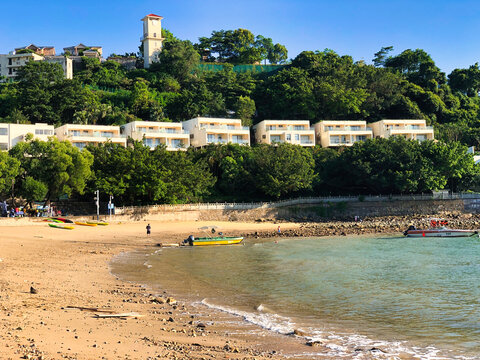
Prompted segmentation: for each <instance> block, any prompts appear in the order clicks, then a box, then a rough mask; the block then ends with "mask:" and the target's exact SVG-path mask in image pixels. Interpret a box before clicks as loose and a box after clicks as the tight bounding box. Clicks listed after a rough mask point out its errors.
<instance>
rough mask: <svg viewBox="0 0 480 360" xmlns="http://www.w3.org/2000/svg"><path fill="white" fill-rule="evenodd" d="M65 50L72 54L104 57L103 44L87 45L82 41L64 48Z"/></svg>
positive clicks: (66, 52)
mask: <svg viewBox="0 0 480 360" xmlns="http://www.w3.org/2000/svg"><path fill="white" fill-rule="evenodd" d="M63 52H64V53H65V54H69V55H72V56H87V57H95V58H98V59H100V58H101V57H102V53H103V49H102V47H101V46H93V45H91V46H87V45H83V44H82V43H80V44H78V45H75V46H70V47H65V48H63Z"/></svg>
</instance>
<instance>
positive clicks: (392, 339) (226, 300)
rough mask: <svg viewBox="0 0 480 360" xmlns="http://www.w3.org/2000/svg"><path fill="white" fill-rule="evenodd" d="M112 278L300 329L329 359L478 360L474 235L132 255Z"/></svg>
mask: <svg viewBox="0 0 480 360" xmlns="http://www.w3.org/2000/svg"><path fill="white" fill-rule="evenodd" d="M146 255H148V256H146ZM132 263H137V265H138V266H136V267H135V266H133V267H131V266H130V267H128V266H125V264H130V265H132ZM140 264H141V266H140ZM112 271H113V272H114V273H116V274H117V275H119V276H120V277H124V278H126V279H129V280H135V281H139V282H143V283H145V284H148V285H152V286H157V287H160V288H161V287H163V288H167V289H169V290H174V291H176V293H177V294H178V295H179V296H184V297H187V298H189V299H190V300H191V301H192V302H193V303H197V304H201V306H206V307H209V308H213V309H216V310H221V311H223V312H228V313H231V314H233V315H236V316H238V317H239V319H240V320H241V321H247V322H250V323H252V324H256V326H258V327H259V328H262V329H264V331H272V332H277V333H280V334H288V333H291V332H292V331H293V330H294V329H301V330H302V332H304V333H305V334H306V337H308V338H310V339H313V340H320V341H321V342H322V343H323V344H326V345H327V347H328V348H329V355H330V356H333V357H339V358H340V357H343V358H354V357H355V356H356V355H358V354H359V353H358V352H359V351H360V350H361V349H363V350H365V349H367V350H368V349H370V350H371V348H375V349H380V351H372V352H371V353H370V354H369V355H370V356H371V357H373V358H375V357H378V358H391V356H398V355H399V354H410V355H409V356H410V357H412V356H413V357H414V358H418V359H426V358H429V359H453V358H455V359H475V358H480V240H479V239H478V238H422V239H418V238H404V237H366V236H352V237H349V236H347V237H325V238H309V239H279V240H278V242H277V241H274V240H271V239H270V240H268V241H267V240H264V241H253V240H252V241H248V240H247V241H246V242H245V244H244V245H235V246H212V247H182V248H170V249H166V248H164V249H161V250H159V251H156V252H155V251H153V250H152V251H151V252H150V253H148V254H145V253H137V254H136V255H131V256H129V257H128V256H127V257H123V258H121V259H117V260H116V261H114V263H113V264H112ZM363 350H362V351H363ZM393 358H394V357H393Z"/></svg>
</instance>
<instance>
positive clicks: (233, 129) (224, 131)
mask: <svg viewBox="0 0 480 360" xmlns="http://www.w3.org/2000/svg"><path fill="white" fill-rule="evenodd" d="M182 126H183V128H184V129H185V130H186V131H187V132H188V133H189V134H190V144H191V145H192V146H194V147H202V146H206V145H208V144H227V143H233V144H241V145H250V128H249V127H248V126H242V120H240V119H224V118H206V117H197V118H194V119H190V120H187V121H184V122H182Z"/></svg>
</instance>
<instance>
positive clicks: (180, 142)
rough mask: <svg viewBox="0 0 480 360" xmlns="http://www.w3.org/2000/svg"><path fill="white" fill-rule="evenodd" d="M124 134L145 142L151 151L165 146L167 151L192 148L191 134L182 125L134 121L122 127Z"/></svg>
mask: <svg viewBox="0 0 480 360" xmlns="http://www.w3.org/2000/svg"><path fill="white" fill-rule="evenodd" d="M121 130H122V134H123V135H124V136H126V137H131V138H132V139H134V140H139V141H143V144H144V145H145V146H149V147H150V148H151V149H154V148H155V147H157V146H159V145H165V146H166V149H167V150H171V151H175V150H186V149H187V148H188V147H189V146H190V134H189V133H188V132H187V131H185V130H183V128H182V124H181V123H172V122H156V121H133V122H130V123H128V124H125V125H123V126H122V127H121Z"/></svg>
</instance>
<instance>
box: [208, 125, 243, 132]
mask: <svg viewBox="0 0 480 360" xmlns="http://www.w3.org/2000/svg"><path fill="white" fill-rule="evenodd" d="M200 129H206V130H227V131H229V130H248V131H250V128H249V127H248V126H233V127H231V126H228V125H200Z"/></svg>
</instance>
